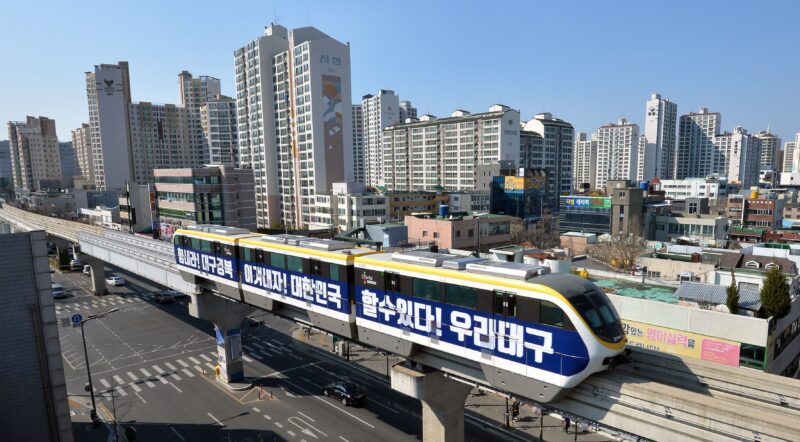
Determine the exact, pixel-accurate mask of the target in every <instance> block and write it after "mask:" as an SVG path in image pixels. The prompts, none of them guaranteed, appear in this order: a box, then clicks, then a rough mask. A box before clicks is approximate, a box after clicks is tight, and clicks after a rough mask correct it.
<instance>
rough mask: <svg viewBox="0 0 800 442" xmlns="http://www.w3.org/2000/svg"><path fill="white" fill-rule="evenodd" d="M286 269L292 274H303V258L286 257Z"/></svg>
mask: <svg viewBox="0 0 800 442" xmlns="http://www.w3.org/2000/svg"><path fill="white" fill-rule="evenodd" d="M286 269H287V270H291V271H293V272H299V273H303V258H300V257H299V256H291V255H286Z"/></svg>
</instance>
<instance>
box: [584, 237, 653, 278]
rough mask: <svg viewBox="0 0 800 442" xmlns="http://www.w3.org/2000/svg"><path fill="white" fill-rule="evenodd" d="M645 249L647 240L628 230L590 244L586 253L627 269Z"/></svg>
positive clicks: (633, 264) (632, 265) (631, 266)
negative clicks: (606, 239) (607, 239)
mask: <svg viewBox="0 0 800 442" xmlns="http://www.w3.org/2000/svg"><path fill="white" fill-rule="evenodd" d="M645 250H647V240H645V239H644V238H642V236H641V235H640V234H639V233H638V232H630V233H623V234H620V235H618V236H616V237H614V238H611V239H610V240H609V241H602V242H598V243H597V244H594V245H591V246H589V248H588V250H587V253H588V254H589V256H591V257H593V258H597V259H599V260H600V261H603V262H605V263H607V264H610V265H612V266H614V267H618V268H621V269H623V270H626V271H628V270H631V269H632V268H633V267H634V266H635V265H636V258H638V257H639V256H640V255H641V254H642V253H644V251H645Z"/></svg>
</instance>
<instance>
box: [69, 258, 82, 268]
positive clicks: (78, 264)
mask: <svg viewBox="0 0 800 442" xmlns="http://www.w3.org/2000/svg"><path fill="white" fill-rule="evenodd" d="M69 269H70V270H82V269H83V263H82V262H81V261H80V260H77V259H73V260H71V261H70V262H69Z"/></svg>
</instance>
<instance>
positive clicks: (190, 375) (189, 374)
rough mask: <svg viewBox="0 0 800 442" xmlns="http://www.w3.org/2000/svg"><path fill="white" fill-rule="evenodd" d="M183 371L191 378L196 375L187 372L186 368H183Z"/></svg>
mask: <svg viewBox="0 0 800 442" xmlns="http://www.w3.org/2000/svg"><path fill="white" fill-rule="evenodd" d="M181 371H182V372H184V373H186V376H189V377H190V378H193V377H194V373H192V372H191V371H189V370H187V369H185V368H182V369H181Z"/></svg>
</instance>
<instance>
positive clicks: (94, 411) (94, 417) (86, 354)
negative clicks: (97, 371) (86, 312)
mask: <svg viewBox="0 0 800 442" xmlns="http://www.w3.org/2000/svg"><path fill="white" fill-rule="evenodd" d="M118 310H119V309H118V308H112V309H111V310H109V311H107V312H105V313H101V314H99V315H91V316H88V317H87V318H86V319H83V320H81V339H83V357H84V359H85V360H86V377H87V378H89V394H90V395H91V397H92V412H91V414H90V417H91V419H92V423H97V421H98V420H99V419H98V418H97V406H96V405H95V403H94V386H92V372H91V370H90V369H89V352H87V351H86V335H85V334H84V333H83V324H85V323H86V322H88V321H91V320H92V319H100V318H103V317H105V316H106V315H108V314H111V313H114V312H116V311H118Z"/></svg>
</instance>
